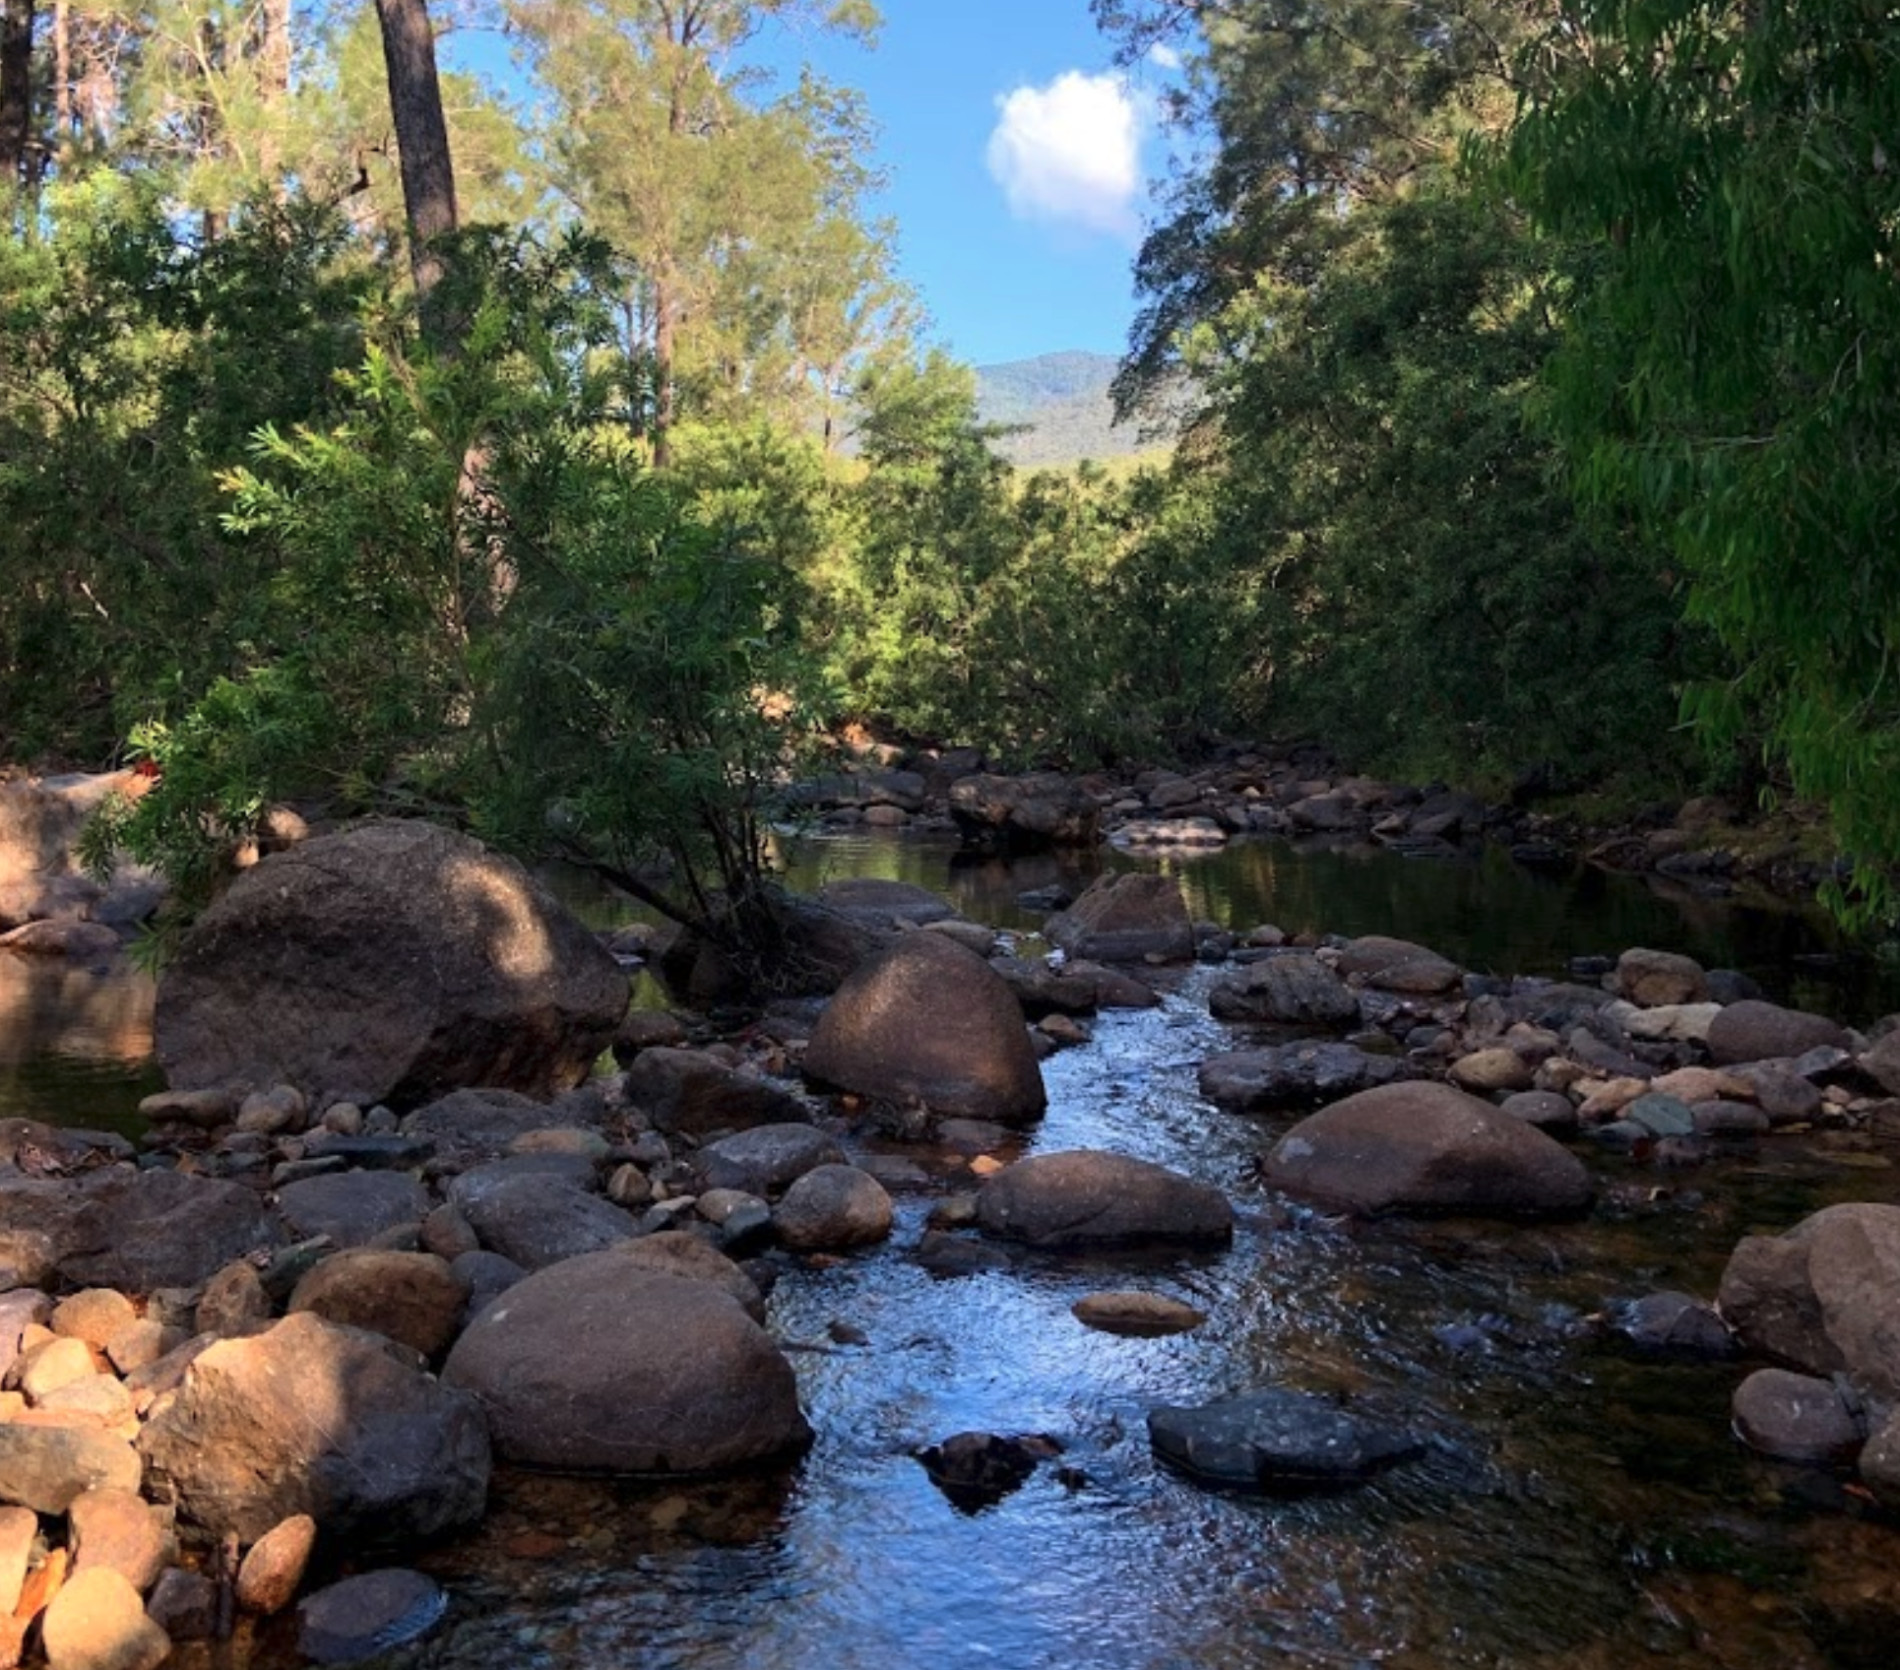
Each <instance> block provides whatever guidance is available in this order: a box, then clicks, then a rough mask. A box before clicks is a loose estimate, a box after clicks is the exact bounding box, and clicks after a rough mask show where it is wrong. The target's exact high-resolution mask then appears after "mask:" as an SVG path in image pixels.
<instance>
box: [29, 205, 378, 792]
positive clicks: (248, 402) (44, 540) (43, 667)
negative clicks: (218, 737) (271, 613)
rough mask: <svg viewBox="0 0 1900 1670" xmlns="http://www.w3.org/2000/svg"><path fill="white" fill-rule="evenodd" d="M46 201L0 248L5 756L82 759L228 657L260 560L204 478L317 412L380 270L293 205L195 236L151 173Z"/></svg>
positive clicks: (335, 230)
mask: <svg viewBox="0 0 1900 1670" xmlns="http://www.w3.org/2000/svg"><path fill="white" fill-rule="evenodd" d="M43 214H44V217H45V220H46V225H47V235H46V236H45V237H43V238H41V239H39V240H38V241H36V242H33V243H26V242H22V241H12V240H9V241H5V242H0V368H3V369H0V556H3V559H4V565H5V569H6V572H7V574H8V576H9V584H8V585H7V586H6V587H5V588H0V749H5V750H6V751H7V752H9V753H14V754H24V755H27V756H43V755H49V754H50V755H56V756H63V757H65V758H69V759H77V760H94V761H96V760H100V759H102V758H105V757H107V756H109V755H110V753H111V752H112V751H113V749H114V748H115V747H116V746H117V744H118V742H119V741H120V739H122V738H123V736H124V735H125V732H126V729H127V727H128V726H129V725H130V724H131V723H132V722H134V721H135V720H136V719H139V718H141V717H144V716H146V715H148V714H150V713H153V712H157V713H160V714H169V713H175V712H176V710H177V705H178V703H179V702H181V701H183V700H188V699H189V695H190V694H195V693H196V692H197V691H198V690H201V689H202V688H204V687H205V685H206V684H207V683H208V682H209V681H211V680H213V679H215V678H217V677H219V676H223V675H227V674H229V673H231V672H232V671H234V669H235V667H236V666H237V665H238V663H239V661H240V660H241V656H242V651H241V649H240V646H241V645H242V644H243V643H244V642H245V641H246V640H247V639H248V638H250V637H251V636H252V635H253V633H254V631H255V626H256V621H255V614H256V600H257V599H258V597H259V596H260V595H261V594H262V593H264V592H265V591H266V590H267V589H268V587H269V585H270V584H271V581H272V577H273V570H272V565H271V562H270V560H269V554H268V553H267V552H265V551H263V550H261V549H259V548H257V547H252V546H245V545H240V544H239V543H238V542H235V541H233V540H232V539H231V537H230V536H229V533H228V531H227V530H226V529H225V528H224V527H223V526H222V524H221V522H220V512H221V510H222V508H223V507H222V501H221V490H220V487H219V483H218V474H219V471H220V470H221V469H222V468H223V467H224V466H225V465H227V464H229V463H231V462H234V461H235V460H236V459H237V458H238V456H239V455H240V452H241V449H242V447H243V445H244V442H245V438H246V437H247V436H248V435H250V434H251V433H252V432H253V431H254V430H257V429H259V428H260V427H264V426H270V425H279V426H283V425H290V424H295V423H299V422H305V421H312V420H315V419H318V418H319V417H320V416H321V415H322V414H325V413H328V412H331V411H334V410H335V409H336V405H337V398H338V390H337V386H336V383H335V376H336V373H337V371H338V370H339V369H340V368H341V367H343V366H345V365H347V364H349V363H351V362H352V361H354V360H355V359H357V358H359V357H360V356H361V353H362V344H363V336H362V331H361V327H360V324H359V316H360V313H361V310H362V309H363V308H364V307H365V306H366V305H367V304H368V303H369V301H370V298H371V297H372V296H373V295H375V293H376V292H377V289H378V287H379V281H378V278H377V275H376V273H375V271H374V270H373V269H372V268H370V267H369V266H368V265H367V264H366V263H364V262H363V261H362V260H361V259H360V258H359V257H358V256H357V255H356V254H355V253H354V252H353V251H351V250H350V248H349V246H348V243H347V234H346V231H345V229H344V227H343V226H342V224H341V222H340V221H339V220H338V219H337V218H336V217H335V216H333V215H330V214H328V213H326V212H323V211H319V210H316V209H313V208H310V207H309V206H308V205H303V204H291V205H286V206H285V207H283V208H281V209H279V208H277V207H275V206H269V205H266V206H261V207H259V208H258V209H257V210H256V211H255V212H254V213H253V214H251V215H248V216H246V217H245V218H244V219H243V220H242V221H241V222H240V223H239V224H238V225H237V226H236V227H235V228H234V229H233V231H232V232H231V234H230V235H229V236H227V237H226V238H223V239H220V240H218V241H217V242H215V243H213V244H210V245H208V246H204V247H201V248H200V247H192V246H190V245H187V244H185V243H183V242H181V241H180V239H179V237H178V234H177V232H176V229H175V225H174V223H173V222H172V221H171V220H170V219H169V218H168V216H167V214H166V210H165V206H164V203H163V202H162V200H161V198H160V196H159V193H158V190H157V189H156V184H155V183H153V182H142V181H137V180H132V181H126V180H120V179H118V178H117V177H115V176H112V175H108V174H96V175H93V176H91V177H90V178H88V179H86V180H84V181H82V182H80V183H77V184H73V185H67V186H61V187H58V188H55V189H52V190H50V191H49V192H48V193H47V196H46V200H45V202H44V205H43Z"/></svg>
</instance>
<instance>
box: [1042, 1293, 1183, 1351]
mask: <svg viewBox="0 0 1900 1670" xmlns="http://www.w3.org/2000/svg"><path fill="white" fill-rule="evenodd" d="M1069 1309H1070V1311H1071V1312H1072V1313H1073V1314H1074V1316H1075V1319H1076V1320H1077V1321H1078V1322H1081V1323H1083V1324H1084V1325H1085V1326H1087V1327H1090V1328H1095V1329H1098V1330H1100V1331H1101V1332H1102V1333H1105V1334H1126V1335H1128V1336H1129V1337H1131V1338H1135V1339H1157V1338H1160V1337H1161V1336H1163V1335H1166V1334H1184V1333H1187V1332H1188V1331H1189V1330H1190V1329H1194V1328H1198V1327H1200V1325H1201V1324H1202V1323H1203V1322H1205V1321H1206V1320H1207V1312H1206V1311H1202V1310H1196V1309H1195V1308H1194V1306H1192V1305H1189V1304H1184V1303H1183V1302H1182V1301H1181V1300H1179V1299H1170V1298H1168V1297H1166V1296H1165V1295H1163V1294H1160V1293H1139V1292H1114V1293H1091V1294H1089V1295H1088V1296H1087V1297H1086V1298H1083V1299H1078V1300H1076V1302H1075V1303H1074V1304H1073V1305H1071V1306H1070V1307H1069Z"/></svg>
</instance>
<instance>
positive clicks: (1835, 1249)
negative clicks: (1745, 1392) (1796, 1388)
mask: <svg viewBox="0 0 1900 1670" xmlns="http://www.w3.org/2000/svg"><path fill="white" fill-rule="evenodd" d="M1716 1303H1717V1305H1718V1306H1719V1308H1720V1309H1721V1312H1722V1315H1723V1316H1724V1317H1725V1318H1727V1320H1728V1323H1729V1326H1730V1327H1732V1328H1733V1329H1734V1330H1735V1332H1736V1334H1737V1335H1738V1336H1739V1337H1740V1339H1741V1341H1742V1343H1743V1344H1744V1345H1746V1346H1748V1347H1749V1348H1750V1349H1751V1350H1754V1351H1760V1352H1763V1353H1765V1354H1766V1355H1768V1356H1770V1357H1777V1358H1779V1359H1780V1360H1781V1361H1783V1362H1784V1363H1790V1364H1792V1365H1794V1366H1795V1367H1796V1368H1799V1369H1802V1370H1805V1371H1806V1372H1807V1373H1809V1374H1814V1375H1832V1374H1845V1375H1846V1376H1847V1377H1848V1378H1849V1379H1850V1380H1852V1381H1853V1382H1855V1384H1857V1385H1859V1386H1862V1387H1864V1388H1866V1389H1867V1390H1868V1391H1870V1392H1872V1393H1873V1394H1875V1395H1876V1396H1878V1397H1880V1398H1883V1399H1887V1400H1900V1206H1881V1205H1874V1204H1871V1203H1867V1202H1860V1201H1855V1202H1849V1203H1847V1204H1844V1205H1840V1206H1828V1207H1824V1208H1823V1209H1822V1210H1821V1211H1819V1212H1816V1213H1814V1214H1813V1215H1812V1216H1811V1217H1807V1218H1804V1219H1802V1221H1801V1222H1800V1223H1798V1224H1796V1225H1795V1227H1794V1228H1793V1229H1791V1230H1789V1231H1788V1233H1787V1234H1785V1235H1750V1236H1746V1237H1745V1238H1744V1239H1743V1240H1742V1241H1741V1242H1740V1243H1738V1244H1737V1246H1736V1248H1735V1251H1734V1252H1733V1253H1732V1254H1730V1255H1729V1261H1728V1266H1727V1268H1726V1269H1725V1270H1723V1272H1722V1286H1721V1289H1720V1291H1719V1293H1718V1294H1717V1297H1716Z"/></svg>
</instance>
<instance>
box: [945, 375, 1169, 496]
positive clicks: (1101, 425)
mask: <svg viewBox="0 0 1900 1670" xmlns="http://www.w3.org/2000/svg"><path fill="white" fill-rule="evenodd" d="M1120 363H1121V362H1120V361H1119V360H1117V359H1115V358H1114V357H1113V356H1112V355H1109V354H1088V353H1080V352H1074V351H1071V352H1068V353H1061V354H1038V355H1037V356H1036V357H1035V358H1034V359H1027V360H1011V361H1010V362H1009V363H1008V364H1006V365H979V366H978V367H977V368H976V411H977V416H978V417H979V418H980V419H981V420H982V421H983V422H984V423H998V424H1009V425H1012V426H1014V425H1022V426H1025V432H1024V433H1023V434H1020V435H1004V436H1002V437H1001V438H999V439H998V440H997V441H995V442H994V443H993V445H994V446H995V448H996V450H997V451H998V452H1000V453H1001V454H1002V455H1003V456H1004V457H1005V458H1007V459H1008V460H1009V461H1010V462H1011V463H1012V464H1016V465H1019V466H1021V467H1024V468H1031V469H1033V468H1038V467H1041V466H1044V465H1059V464H1074V463H1078V462H1080V461H1081V460H1082V459H1084V458H1093V459H1098V460H1100V459H1109V458H1121V457H1124V456H1126V455H1127V454H1129V453H1131V452H1144V451H1147V450H1149V449H1150V447H1151V446H1152V445H1153V443H1146V444H1144V443H1143V441H1142V439H1141V426H1140V425H1139V424H1138V423H1129V424H1123V425H1120V426H1119V427H1117V426H1114V425H1112V423H1111V420H1112V419H1113V417H1114V415H1115V409H1114V402H1113V401H1112V400H1110V398H1109V393H1108V385H1109V383H1110V382H1112V381H1113V380H1114V376H1115V370H1116V367H1117V366H1119V365H1120Z"/></svg>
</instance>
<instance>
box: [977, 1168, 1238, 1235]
mask: <svg viewBox="0 0 1900 1670" xmlns="http://www.w3.org/2000/svg"><path fill="white" fill-rule="evenodd" d="M976 1218H977V1222H978V1224H980V1225H981V1226H982V1228H983V1230H984V1231H985V1232H986V1233H987V1234H990V1235H995V1236H999V1237H1001V1238H1002V1239H1004V1240H1008V1241H1021V1242H1025V1243H1027V1244H1028V1245H1030V1246H1032V1247H1116V1246H1132V1245H1140V1244H1142V1243H1145V1242H1174V1243H1186V1244H1189V1245H1198V1246H1221V1245H1224V1244H1225V1243H1226V1242H1227V1241H1229V1240H1230V1239H1232V1237H1233V1233H1234V1209H1233V1207H1232V1206H1231V1205H1229V1204H1228V1201H1227V1197H1226V1196H1225V1195H1224V1194H1222V1193H1221V1192H1220V1190H1219V1189H1217V1188H1215V1187H1214V1186H1213V1185H1212V1184H1209V1183H1197V1182H1195V1181H1194V1179H1193V1178H1191V1177H1183V1176H1182V1175H1181V1174H1180V1173H1179V1172H1175V1171H1169V1170H1168V1169H1167V1168H1166V1167H1165V1166H1158V1165H1154V1164H1152V1163H1151V1162H1149V1161H1147V1160H1137V1159H1132V1158H1130V1157H1129V1156H1128V1155H1126V1154H1107V1153H1102V1152H1099V1151H1097V1150H1094V1149H1073V1150H1070V1151H1068V1152H1065V1153H1058V1154H1038V1155H1035V1156H1033V1157H1032V1158H1030V1159H1027V1160H1018V1161H1017V1162H1016V1164H1014V1165H1013V1166H1008V1167H1005V1168H1004V1169H1003V1170H1002V1171H999V1172H997V1173H996V1175H995V1176H993V1177H991V1178H990V1179H989V1181H988V1182H986V1183H985V1184H984V1185H983V1187H982V1188H981V1189H980V1190H978V1191H977V1197H976Z"/></svg>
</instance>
